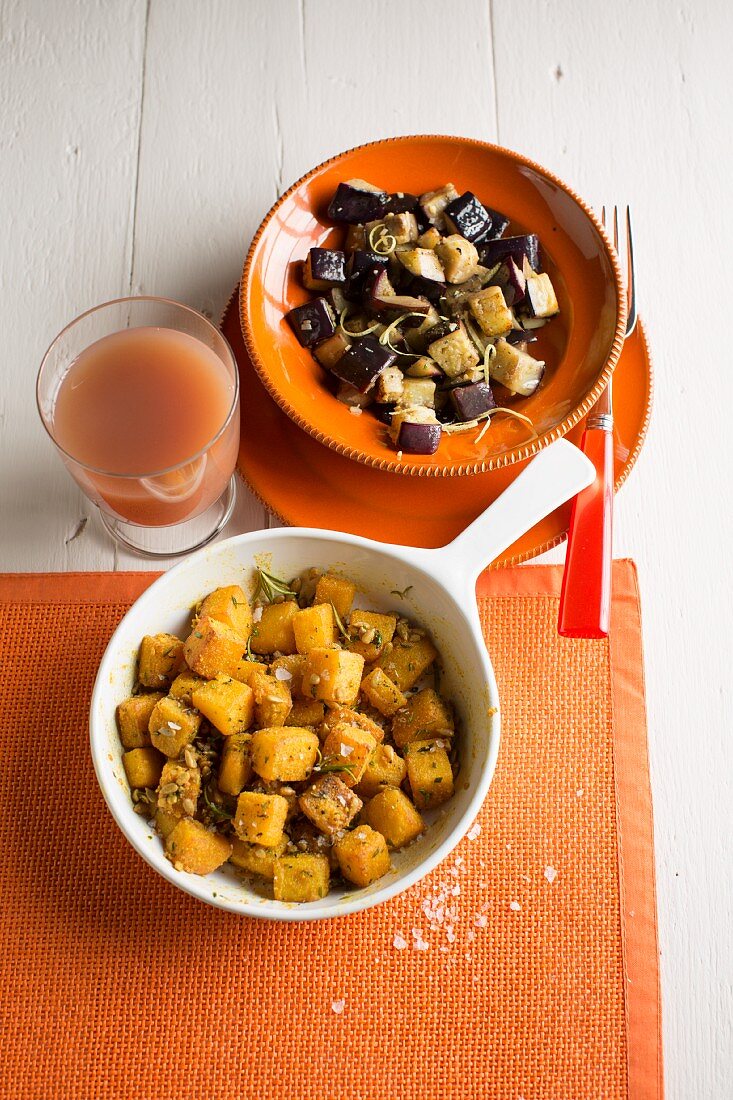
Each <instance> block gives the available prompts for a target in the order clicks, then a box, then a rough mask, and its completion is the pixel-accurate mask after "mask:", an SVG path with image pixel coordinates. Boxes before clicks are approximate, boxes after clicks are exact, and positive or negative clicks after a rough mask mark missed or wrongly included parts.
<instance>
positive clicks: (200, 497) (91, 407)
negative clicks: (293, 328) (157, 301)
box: [53, 327, 239, 527]
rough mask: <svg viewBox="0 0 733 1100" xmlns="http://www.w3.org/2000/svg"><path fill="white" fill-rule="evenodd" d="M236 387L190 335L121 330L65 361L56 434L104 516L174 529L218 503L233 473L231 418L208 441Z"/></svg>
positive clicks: (235, 426)
mask: <svg viewBox="0 0 733 1100" xmlns="http://www.w3.org/2000/svg"><path fill="white" fill-rule="evenodd" d="M234 388H235V386H234V378H233V377H232V374H231V372H230V371H229V370H228V369H227V366H226V364H225V363H223V362H222V360H221V359H220V358H219V356H218V355H217V354H216V352H214V351H212V350H211V348H209V347H207V346H206V345H205V344H204V343H202V342H201V341H200V340H197V339H196V338H195V337H193V336H189V335H188V334H187V333H184V332H177V331H175V330H174V329H168V328H154V327H143V328H132V329H124V330H123V331H121V332H116V333H113V334H112V335H111V336H105V337H103V338H102V339H101V340H98V341H97V342H96V343H94V344H92V345H91V346H90V347H88V348H86V349H85V350H84V351H83V352H82V353H81V354H80V355H79V356H77V358H76V359H75V360H74V361H73V362H72V364H71V366H70V367H69V370H68V371H67V373H66V374H65V375H64V377H63V379H62V381H61V384H60V386H59V389H58V393H57V395H56V401H55V405H54V411H53V433H54V436H55V438H56V441H57V442H58V444H59V445H60V446H61V447H62V448H63V450H64V451H65V452H66V453H67V456H70V457H71V461H69V458H67V460H66V461H67V465H68V466H69V468H70V469H71V472H72V473H73V475H74V477H75V478H76V479H77V481H79V483H80V484H81V485H82V487H83V488H84V489H85V491H87V492H88V493H89V494H90V495H91V496H92V499H94V500H95V501H96V503H98V504H99V505H100V506H101V507H102V508H104V509H105V510H106V511H108V512H111V513H112V514H113V515H116V516H118V517H120V518H121V519H123V520H126V521H127V522H130V523H138V524H142V525H144V526H150V527H159V526H164V525H166V524H171V523H180V522H181V521H182V520H186V519H191V518H193V517H194V516H196V515H199V514H200V513H201V512H203V511H205V509H206V508H208V507H209V506H210V505H211V504H213V503H214V502H215V501H216V500H218V498H219V497H220V496H221V494H222V493H223V492H224V489H225V488H226V485H227V483H228V481H229V479H230V477H231V475H232V471H233V469H234V465H235V462H236V457H237V447H238V443H239V420H238V416H237V415H236V414H235V415H234V416H233V417H232V418H231V420H230V421H229V423H228V424H227V427H226V429H225V430H224V431H223V432H222V434H221V435H220V436H219V438H218V439H217V440H216V442H214V443H212V442H211V441H212V440H213V439H214V437H215V436H217V434H218V433H219V432H220V431H221V429H222V427H223V426H224V423H225V421H226V419H227V416H228V414H229V411H230V409H231V406H232V402H233V400H234ZM200 452H203V453H200ZM90 468H91V469H90Z"/></svg>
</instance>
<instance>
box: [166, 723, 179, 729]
mask: <svg viewBox="0 0 733 1100" xmlns="http://www.w3.org/2000/svg"><path fill="white" fill-rule="evenodd" d="M168 728H169V729H172V730H179V729H180V728H181V727H180V726H179V725H178V723H177V722H169V723H168Z"/></svg>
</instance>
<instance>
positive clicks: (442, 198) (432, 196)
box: [420, 183, 458, 229]
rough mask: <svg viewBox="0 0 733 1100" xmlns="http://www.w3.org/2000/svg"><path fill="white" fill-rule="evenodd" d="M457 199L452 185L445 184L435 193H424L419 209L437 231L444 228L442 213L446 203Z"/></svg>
mask: <svg viewBox="0 0 733 1100" xmlns="http://www.w3.org/2000/svg"><path fill="white" fill-rule="evenodd" d="M457 198H458V192H457V191H456V189H455V187H454V186H453V184H452V183H446V184H444V186H443V187H439V188H438V190H437V191H426V192H425V193H424V194H423V195H421V196H420V209H421V210H422V212H423V214H424V215H425V217H426V218H427V220H428V222H429V223H430V224H431V225H434V226H435V227H436V228H437V229H442V228H443V227H444V226H445V217H444V211H445V208H446V206H447V205H448V203H450V202H453V201H454V199H457Z"/></svg>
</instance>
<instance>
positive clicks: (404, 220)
mask: <svg viewBox="0 0 733 1100" xmlns="http://www.w3.org/2000/svg"><path fill="white" fill-rule="evenodd" d="M384 228H385V229H386V230H387V232H388V233H389V235H390V237H394V239H395V243H396V244H409V243H410V241H416V240H417V238H418V228H417V219H416V218H415V215H414V214H412V213H411V212H410V211H408V210H405V211H403V212H402V213H401V214H387V215H386V216H385V219H384Z"/></svg>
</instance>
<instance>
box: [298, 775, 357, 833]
mask: <svg viewBox="0 0 733 1100" xmlns="http://www.w3.org/2000/svg"><path fill="white" fill-rule="evenodd" d="M298 805H299V806H300V808H301V810H302V811H303V813H304V814H305V816H306V817H307V818H308V820H309V821H312V822H313V824H314V825H315V827H316V828H317V829H318V830H319V832H321V833H325V835H326V836H333V834H334V833H337V832H338V831H339V830H340V829H345V828H347V826H348V825H349V822H350V821H351V820H352V819H353V818H354V817H356V815H357V814H358V813H359V810H360V809H361V808H362V805H363V803H362V801H361V799H360V798H359V797H358V795H356V794H354V792H353V791H352V790H349V788H348V787H347V786H346V784H345V783H344V782H343V781H342V780H341V779H339V778H338V776H336V775H323V776H321V777H320V778H319V779H316V781H315V783H313V784H312V785H311V786H310V787H308V789H307V790H306V791H304V792H303V794H302V795H301V796H300V798H299V799H298Z"/></svg>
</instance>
